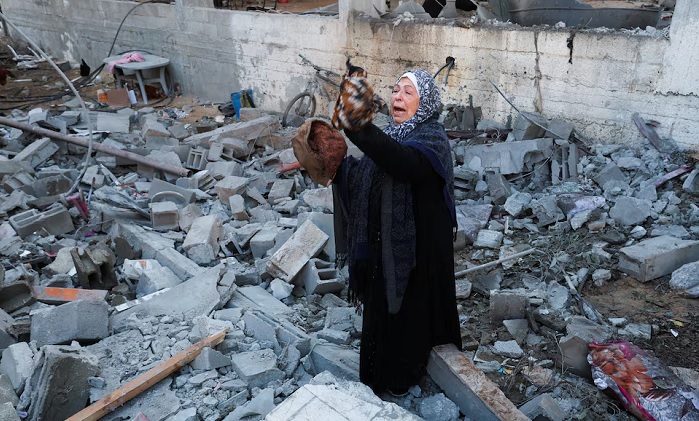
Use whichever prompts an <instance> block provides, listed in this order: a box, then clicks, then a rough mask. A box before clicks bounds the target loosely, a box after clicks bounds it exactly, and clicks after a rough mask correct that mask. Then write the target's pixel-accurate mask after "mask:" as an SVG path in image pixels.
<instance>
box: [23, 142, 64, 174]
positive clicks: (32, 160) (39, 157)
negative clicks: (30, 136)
mask: <svg viewBox="0 0 699 421" xmlns="http://www.w3.org/2000/svg"><path fill="white" fill-rule="evenodd" d="M58 149H59V147H58V145H56V144H55V143H53V142H52V141H51V139H49V138H48V137H44V138H42V139H38V140H35V141H34V142H32V143H30V144H29V146H27V147H26V148H24V149H23V150H22V151H21V152H20V153H18V154H17V155H15V157H14V158H12V160H13V161H24V162H27V163H28V164H29V165H31V167H32V168H38V167H39V166H40V165H41V164H43V163H44V162H46V160H48V159H49V158H50V157H51V155H53V154H55V153H56V152H58Z"/></svg>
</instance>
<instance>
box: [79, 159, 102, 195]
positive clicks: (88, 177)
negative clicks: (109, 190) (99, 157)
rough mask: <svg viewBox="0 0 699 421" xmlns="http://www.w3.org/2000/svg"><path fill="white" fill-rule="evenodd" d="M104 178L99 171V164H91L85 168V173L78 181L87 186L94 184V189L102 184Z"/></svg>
mask: <svg viewBox="0 0 699 421" xmlns="http://www.w3.org/2000/svg"><path fill="white" fill-rule="evenodd" d="M104 180H105V177H104V175H102V174H101V173H100V167H99V165H91V166H89V167H87V169H86V170H85V174H84V175H83V178H82V179H81V180H80V182H81V183H82V184H85V185H87V186H94V188H95V189H98V188H100V187H102V186H104Z"/></svg>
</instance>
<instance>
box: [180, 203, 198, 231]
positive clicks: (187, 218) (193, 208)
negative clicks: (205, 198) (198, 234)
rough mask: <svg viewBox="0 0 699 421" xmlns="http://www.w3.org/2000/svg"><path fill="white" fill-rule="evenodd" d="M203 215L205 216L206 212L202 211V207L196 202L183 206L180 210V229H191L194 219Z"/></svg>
mask: <svg viewBox="0 0 699 421" xmlns="http://www.w3.org/2000/svg"><path fill="white" fill-rule="evenodd" d="M201 216H204V212H202V210H201V208H200V207H199V205H197V204H196V203H190V204H189V205H187V206H185V207H183V208H182V209H180V211H179V219H178V222H179V224H180V229H181V230H182V231H189V228H190V227H191V226H192V223H193V222H194V220H195V219H197V218H199V217H201Z"/></svg>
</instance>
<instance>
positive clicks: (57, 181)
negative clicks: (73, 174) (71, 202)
mask: <svg viewBox="0 0 699 421" xmlns="http://www.w3.org/2000/svg"><path fill="white" fill-rule="evenodd" d="M72 185H73V180H71V179H70V178H68V177H66V176H65V175H62V174H57V175H52V176H48V177H41V178H39V179H38V180H36V181H34V182H33V183H32V184H31V186H29V187H28V188H27V189H25V191H27V192H28V193H30V194H32V195H33V196H34V197H47V196H55V195H58V194H61V193H65V192H67V191H68V189H70V187H71V186H72ZM28 190H30V191H28Z"/></svg>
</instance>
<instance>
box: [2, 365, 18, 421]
mask: <svg viewBox="0 0 699 421" xmlns="http://www.w3.org/2000/svg"><path fill="white" fill-rule="evenodd" d="M0 403H10V404H11V405H12V406H15V407H16V406H17V404H18V403H19V398H18V397H17V393H16V392H15V388H14V387H13V386H12V382H11V381H10V377H9V376H8V375H7V374H0ZM2 419H4V418H2V417H0V420H2Z"/></svg>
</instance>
